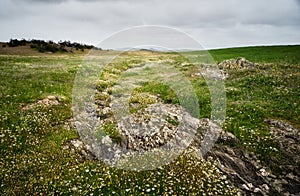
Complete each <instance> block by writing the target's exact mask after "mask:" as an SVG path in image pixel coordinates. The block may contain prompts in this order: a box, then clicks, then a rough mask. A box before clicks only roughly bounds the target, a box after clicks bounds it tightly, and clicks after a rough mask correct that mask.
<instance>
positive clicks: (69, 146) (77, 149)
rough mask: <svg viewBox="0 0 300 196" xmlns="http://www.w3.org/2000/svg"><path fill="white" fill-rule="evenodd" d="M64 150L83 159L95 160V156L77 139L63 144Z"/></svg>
mask: <svg viewBox="0 0 300 196" xmlns="http://www.w3.org/2000/svg"><path fill="white" fill-rule="evenodd" d="M63 148H64V150H69V151H70V152H71V153H73V154H76V155H79V156H80V157H81V158H83V159H88V160H95V159H96V158H95V156H94V155H93V154H92V153H91V152H90V151H89V150H88V148H87V146H86V145H85V144H84V143H83V142H82V141H81V140H79V139H72V140H70V141H67V142H65V143H64V147H63Z"/></svg>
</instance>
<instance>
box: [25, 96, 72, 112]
mask: <svg viewBox="0 0 300 196" xmlns="http://www.w3.org/2000/svg"><path fill="white" fill-rule="evenodd" d="M64 100H66V97H64V96H54V95H48V96H47V97H46V98H45V99H42V100H38V101H37V102H35V103H31V104H28V105H26V106H24V107H22V109H21V110H22V111H26V110H30V109H32V108H34V107H37V106H44V107H51V106H54V105H59V103H60V102H62V101H64Z"/></svg>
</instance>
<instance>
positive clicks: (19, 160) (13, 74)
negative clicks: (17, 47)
mask: <svg viewBox="0 0 300 196" xmlns="http://www.w3.org/2000/svg"><path fill="white" fill-rule="evenodd" d="M299 49H300V46H276V47H247V48H233V49H222V50H213V51H210V54H211V55H212V56H213V58H214V59H215V60H216V61H217V62H220V61H222V60H224V59H230V58H237V57H240V56H242V57H245V58H247V59H248V60H250V61H253V62H258V63H260V65H259V66H257V67H255V68H254V69H241V70H229V75H230V76H229V78H228V79H226V81H225V84H226V98H227V109H226V113H227V114H226V116H227V117H226V121H225V124H224V126H223V128H224V129H225V130H227V131H229V132H232V133H234V134H235V135H236V136H237V137H238V138H239V139H240V140H241V141H242V142H241V144H240V146H239V147H241V148H244V149H247V150H249V151H251V152H252V153H255V154H256V155H257V156H258V157H259V158H260V159H261V160H262V161H263V163H264V164H265V165H267V166H269V167H270V168H271V169H272V170H274V171H276V172H279V173H280V172H281V171H280V170H279V169H278V167H277V166H278V163H280V160H282V159H287V158H288V157H286V155H285V154H284V153H283V152H281V150H280V149H279V147H278V144H277V143H276V142H275V141H274V140H273V138H272V136H271V135H270V133H269V129H268V126H267V124H266V123H264V119H267V118H275V119H281V120H284V121H288V122H291V123H292V124H294V125H295V126H299V122H300V117H299V116H300V106H299V97H300V90H299V89H300V88H299V84H300V73H299V70H300V57H299ZM195 54H196V55H197V52H190V53H188V55H195ZM145 59H148V60H149V61H155V60H157V59H159V60H162V59H173V60H174V65H176V66H178V65H180V64H181V63H182V62H183V61H184V58H182V57H180V56H178V55H174V54H167V55H166V54H161V55H160V54H155V55H153V56H143V55H140V56H133V55H132V56H131V55H124V56H123V57H122V58H121V59H120V60H119V61H116V62H114V63H112V64H110V65H109V66H108V67H107V68H106V69H105V71H104V72H103V73H102V74H101V75H100V76H99V81H98V83H96V87H97V90H98V91H99V94H96V96H95V97H96V99H104V98H105V99H106V98H107V97H103V95H101V94H100V93H101V91H104V90H107V92H108V93H109V94H111V93H112V92H111V87H112V86H113V85H114V84H115V82H116V81H117V78H118V77H119V75H120V74H121V73H122V72H123V71H125V70H127V69H129V68H131V67H133V64H138V63H143V62H144V60H145ZM80 64H82V57H80V56H50V55H49V56H43V57H33V56H14V55H11V56H10V55H5V56H4V55H2V56H0V78H1V80H0V141H1V145H0V149H1V151H0V156H1V157H0V169H1V172H0V194H1V195H33V194H39V193H41V194H59V195H70V194H73V195H76V194H83V195H87V194H91V193H93V194H94V195H98V194H100V193H102V194H103V195H111V194H113V193H114V194H115V195H130V194H133V195H143V194H148V195H161V194H167V193H168V194H175V193H177V194H180V195H183V194H185V193H186V194H188V193H195V194H204V193H212V194H214V195H226V194H228V195H232V194H235V193H236V189H234V188H233V187H232V186H231V185H230V184H229V183H228V181H227V180H226V177H225V176H223V175H222V174H220V173H219V171H218V169H217V168H215V166H214V165H212V164H211V163H210V162H207V161H204V160H199V159H197V158H196V157H195V156H193V155H185V156H180V157H179V158H178V159H176V160H175V161H174V162H172V163H170V164H168V165H166V166H163V167H161V168H158V169H156V170H153V171H143V172H135V171H123V170H119V169H116V168H112V167H109V166H108V165H105V164H104V163H102V162H99V161H90V160H87V159H84V158H82V157H80V156H79V155H77V154H73V153H71V152H69V151H68V150H65V149H64V148H63V147H64V143H65V142H67V141H69V140H71V139H73V138H79V136H78V133H77V132H76V130H73V129H71V130H69V129H68V128H66V126H65V125H66V122H68V120H69V119H70V118H72V111H71V104H72V99H71V94H72V88H73V81H74V78H75V76H76V71H77V69H78V66H79V65H80ZM192 70H193V68H192V65H186V66H185V67H184V68H183V69H182V71H183V73H184V74H185V75H186V76H187V77H189V76H190V73H191V72H192ZM189 79H190V81H191V83H192V85H193V87H194V88H195V89H196V94H197V96H198V98H199V106H200V112H201V113H200V117H210V112H211V108H210V96H209V90H208V88H207V85H205V81H204V80H203V78H201V77H198V78H195V77H189ZM134 92H135V93H137V94H138V93H144V94H147V93H150V94H153V95H157V94H160V96H161V99H162V100H163V101H164V102H165V103H173V104H178V99H177V97H176V96H175V95H174V92H173V91H172V90H171V89H169V88H168V86H166V85H164V84H162V83H160V82H157V81H154V82H147V83H145V84H144V85H143V86H142V87H140V88H137V89H135V91H134ZM48 95H57V96H64V97H65V99H63V100H62V101H61V102H60V104H59V105H56V106H51V107H43V106H36V107H34V108H32V109H30V110H26V111H23V110H22V107H24V106H26V105H28V104H31V103H34V102H36V101H37V100H40V99H43V98H45V97H47V96H48ZM137 97H138V96H137ZM142 97H143V96H142ZM145 100H146V102H147V103H148V102H149V103H152V102H151V100H150V101H149V100H148V99H145ZM147 100H148V101H147ZM131 101H132V102H134V103H140V104H141V105H142V106H141V108H143V107H145V106H144V105H143V104H144V103H143V102H142V101H143V100H139V99H138V98H136V97H133V98H132V100H131ZM147 103H145V104H147ZM137 109H140V108H137ZM135 111H136V108H135V109H134V110H132V112H135ZM105 128H106V129H107V133H108V134H111V136H112V137H114V136H115V137H116V138H115V139H116V140H117V142H119V137H117V136H118V132H117V130H116V127H115V126H114V124H107V125H106V127H105ZM270 157H272V159H271V158H270ZM274 157H275V158H276V160H277V162H276V161H275V162H274V161H272V162H271V161H270V160H274Z"/></svg>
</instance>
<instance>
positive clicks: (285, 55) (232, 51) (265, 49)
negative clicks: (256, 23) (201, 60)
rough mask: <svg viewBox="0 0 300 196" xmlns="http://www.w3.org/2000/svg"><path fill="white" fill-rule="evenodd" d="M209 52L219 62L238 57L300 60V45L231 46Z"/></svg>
mask: <svg viewBox="0 0 300 196" xmlns="http://www.w3.org/2000/svg"><path fill="white" fill-rule="evenodd" d="M209 52H210V54H211V55H212V56H213V58H214V59H215V60H216V61H217V62H221V61H223V60H225V59H231V58H234V59H236V58H238V57H245V58H246V59H248V60H250V61H253V62H258V63H288V64H299V62H300V45H294V46H257V47H244V48H229V49H219V50H210V51H209Z"/></svg>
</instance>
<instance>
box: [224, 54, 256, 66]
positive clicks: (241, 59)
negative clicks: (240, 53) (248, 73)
mask: <svg viewBox="0 0 300 196" xmlns="http://www.w3.org/2000/svg"><path fill="white" fill-rule="evenodd" d="M254 65H255V64H254V63H252V62H251V61H248V60H246V59H245V58H244V57H239V58H237V59H229V60H224V61H222V62H221V63H219V64H218V66H219V68H221V69H242V68H253V67H254Z"/></svg>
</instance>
